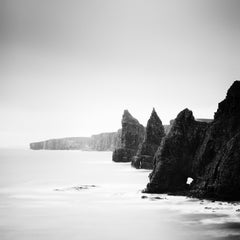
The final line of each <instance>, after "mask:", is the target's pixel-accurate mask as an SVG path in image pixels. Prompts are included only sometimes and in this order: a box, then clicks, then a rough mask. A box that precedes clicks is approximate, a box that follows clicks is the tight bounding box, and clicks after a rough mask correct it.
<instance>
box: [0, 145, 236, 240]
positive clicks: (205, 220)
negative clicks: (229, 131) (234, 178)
mask: <svg viewBox="0 0 240 240" xmlns="http://www.w3.org/2000/svg"><path fill="white" fill-rule="evenodd" d="M148 174H149V171H143V170H135V169H133V168H131V166H130V164H128V163H124V164H119V163H113V162H112V161H111V153H110V152H81V151H31V150H0V216H1V217H0V239H1V240H7V239H8V240H33V239H34V240H37V239H41V240H43V239H44V240H54V239H56V240H61V239H64V240H65V239H69V240H75V239H81V240H102V239H103V240H120V239H121V240H123V239H124V240H130V239H138V240H159V239H167V240H181V239H184V240H188V239H189V240H190V239H191V240H201V239H204V240H205V239H219V240H220V239H240V222H239V220H240V212H238V211H237V210H238V209H240V205H239V204H238V203H235V204H228V203H221V202H209V201H200V200H196V199H188V198H185V197H174V196H166V195H146V194H142V193H141V189H143V188H144V187H145V185H146V183H147V181H148ZM85 185H87V188H86V186H85ZM92 185H94V186H92ZM143 196H147V198H146V197H143ZM142 197H143V198H142ZM156 197H161V199H156Z"/></svg>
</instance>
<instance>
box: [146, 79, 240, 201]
mask: <svg viewBox="0 0 240 240" xmlns="http://www.w3.org/2000/svg"><path fill="white" fill-rule="evenodd" d="M188 177H191V178H193V182H192V183H191V184H190V185H188V184H186V181H187V178H188ZM145 192H147V193H180V192H181V193H184V194H187V195H191V196H196V197H201V198H202V197H203V198H213V199H220V200H240V82H239V81H235V82H234V83H233V85H232V86H231V87H230V89H229V90H228V92H227V96H226V98H225V100H223V101H222V102H221V103H219V106H218V110H217V112H216V113H215V116H214V120H213V121H208V123H206V122H205V121H201V120H200V121H196V120H195V119H194V117H193V114H192V112H191V111H190V110H188V109H185V110H183V111H182V112H180V113H179V114H178V116H177V118H176V119H175V121H174V122H173V124H172V127H171V129H170V130H169V133H168V134H167V136H166V137H165V138H164V139H163V141H162V142H161V145H160V147H159V148H158V150H157V152H156V154H155V157H154V168H153V171H152V173H151V174H150V182H149V183H148V185H147V187H146V189H145Z"/></svg>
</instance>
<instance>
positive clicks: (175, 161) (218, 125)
mask: <svg viewBox="0 0 240 240" xmlns="http://www.w3.org/2000/svg"><path fill="white" fill-rule="evenodd" d="M30 148H31V149H35V150H38V149H51V150H58V149H64V150H65V149H68V150H69V149H70V150H72V149H79V150H90V151H91V150H95V151H113V154H112V160H113V161H114V162H131V165H132V166H133V167H135V168H143V169H152V172H151V174H150V175H149V180H150V181H149V183H148V184H147V186H146V189H145V190H144V193H168V194H173V195H174V194H176V195H187V196H193V197H198V198H208V199H214V200H227V201H233V200H240V81H235V82H234V83H233V84H232V86H231V87H230V88H229V90H228V92H227V95H226V98H225V99H224V100H223V101H222V102H220V103H219V104H218V109H217V112H216V113H215V116H214V119H213V120H210V119H195V118H194V116H193V112H192V111H191V110H189V109H187V108H186V109H184V110H182V111H181V112H180V113H179V114H178V115H177V117H176V118H175V119H174V120H171V121H170V125H167V126H166V125H165V126H164V125H163V124H162V121H161V119H160V118H159V116H158V115H157V113H156V111H155V109H153V111H152V113H151V116H150V118H149V120H148V123H147V126H146V128H144V126H143V125H141V124H140V123H139V121H138V120H137V119H136V118H134V117H133V116H132V115H131V114H130V113H129V111H128V110H125V111H124V113H123V116H122V128H121V129H120V130H118V131H117V132H112V133H102V134H98V135H93V136H92V137H90V138H81V137H80V138H64V139H52V140H47V141H43V142H36V143H31V144H30ZM188 178H192V179H193V181H192V182H191V184H189V183H187V179H188Z"/></svg>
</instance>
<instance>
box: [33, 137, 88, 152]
mask: <svg viewBox="0 0 240 240" xmlns="http://www.w3.org/2000/svg"><path fill="white" fill-rule="evenodd" d="M89 142H90V138H88V137H69V138H57V139H49V140H46V141H41V142H34V143H30V149H32V150H43V149H44V150H88V149H89Z"/></svg>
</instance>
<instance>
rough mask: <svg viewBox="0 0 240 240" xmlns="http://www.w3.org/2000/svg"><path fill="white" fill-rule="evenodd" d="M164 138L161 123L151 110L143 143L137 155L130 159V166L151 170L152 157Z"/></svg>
mask: <svg viewBox="0 0 240 240" xmlns="http://www.w3.org/2000/svg"><path fill="white" fill-rule="evenodd" d="M164 136H165V132H164V127H163V125H162V121H161V120H160V118H159V117H158V115H157V113H156V111H155V109H153V111H152V114H151V116H150V119H149V120H148V122H147V127H146V132H145V137H144V142H143V143H142V144H141V145H140V147H139V149H138V151H137V155H136V156H135V157H133V159H132V166H134V167H136V168H145V169H152V168H153V157H154V154H155V152H156V151H157V149H158V147H159V146H160V143H161V141H162V138H163V137H164Z"/></svg>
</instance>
